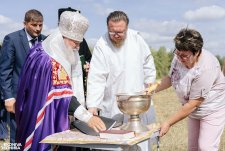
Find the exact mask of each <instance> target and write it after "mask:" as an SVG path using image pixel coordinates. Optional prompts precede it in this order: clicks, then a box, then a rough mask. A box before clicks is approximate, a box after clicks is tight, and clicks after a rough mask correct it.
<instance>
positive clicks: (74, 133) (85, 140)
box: [41, 124, 159, 151]
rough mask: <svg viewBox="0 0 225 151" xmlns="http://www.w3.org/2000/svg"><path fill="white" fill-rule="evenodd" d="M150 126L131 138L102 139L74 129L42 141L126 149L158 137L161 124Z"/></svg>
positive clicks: (104, 148)
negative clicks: (145, 130)
mask: <svg viewBox="0 0 225 151" xmlns="http://www.w3.org/2000/svg"><path fill="white" fill-rule="evenodd" d="M148 127H149V131H147V132H143V133H139V134H136V136H135V137H134V138H131V139H100V137H99V136H91V135H86V134H83V133H81V132H80V131H78V130H76V129H74V130H66V131H63V132H60V133H55V134H52V135H49V136H47V137H46V138H44V139H43V140H42V141H41V143H48V144H51V145H60V146H73V147H83V148H91V149H103V150H118V151H121V150H124V149H125V150H127V149H128V148H135V147H137V144H138V143H141V142H143V141H145V140H147V139H150V138H151V137H156V136H155V135H157V132H158V129H159V124H151V125H148Z"/></svg>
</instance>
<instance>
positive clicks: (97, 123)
mask: <svg viewBox="0 0 225 151" xmlns="http://www.w3.org/2000/svg"><path fill="white" fill-rule="evenodd" d="M87 124H88V126H89V127H91V128H93V129H94V130H95V131H96V132H99V131H104V130H106V127H105V124H104V122H103V121H102V120H101V119H100V118H99V117H98V116H92V117H91V119H90V120H89V121H88V123H87Z"/></svg>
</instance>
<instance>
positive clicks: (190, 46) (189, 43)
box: [174, 28, 203, 55]
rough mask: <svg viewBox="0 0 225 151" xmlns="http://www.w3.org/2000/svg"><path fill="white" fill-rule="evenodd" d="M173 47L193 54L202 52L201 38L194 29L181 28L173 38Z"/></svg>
mask: <svg viewBox="0 0 225 151" xmlns="http://www.w3.org/2000/svg"><path fill="white" fill-rule="evenodd" d="M174 43H175V47H176V49H177V50H178V51H191V52H192V53H193V55H195V54H196V53H198V52H199V55H200V54H201V52H202V47H203V39H202V36H201V34H200V33H199V32H198V31H196V30H194V29H188V28H185V29H181V30H180V31H179V33H178V34H177V35H176V37H175V38H174Z"/></svg>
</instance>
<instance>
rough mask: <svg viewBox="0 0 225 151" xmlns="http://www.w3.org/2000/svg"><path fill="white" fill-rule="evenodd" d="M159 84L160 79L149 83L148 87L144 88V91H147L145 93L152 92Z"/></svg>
mask: <svg viewBox="0 0 225 151" xmlns="http://www.w3.org/2000/svg"><path fill="white" fill-rule="evenodd" d="M160 84H161V81H158V82H155V83H153V84H149V86H148V88H146V89H145V93H147V94H152V93H154V92H155V90H156V89H157V87H158V86H159V85H160Z"/></svg>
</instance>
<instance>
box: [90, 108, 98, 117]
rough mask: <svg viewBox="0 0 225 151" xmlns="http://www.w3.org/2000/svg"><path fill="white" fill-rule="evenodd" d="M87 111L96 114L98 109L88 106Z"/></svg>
mask: <svg viewBox="0 0 225 151" xmlns="http://www.w3.org/2000/svg"><path fill="white" fill-rule="evenodd" d="M88 111H89V112H90V113H92V114H93V115H98V109H97V108H96V107H90V108H88Z"/></svg>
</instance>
